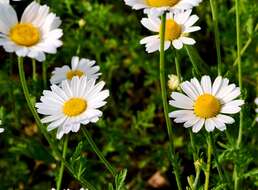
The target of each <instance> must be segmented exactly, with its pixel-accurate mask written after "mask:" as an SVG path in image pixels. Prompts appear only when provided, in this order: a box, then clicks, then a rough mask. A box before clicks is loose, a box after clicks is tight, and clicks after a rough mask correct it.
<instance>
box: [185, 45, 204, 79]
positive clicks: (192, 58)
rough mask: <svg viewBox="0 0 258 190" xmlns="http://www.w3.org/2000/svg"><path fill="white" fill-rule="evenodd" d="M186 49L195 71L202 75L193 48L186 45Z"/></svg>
mask: <svg viewBox="0 0 258 190" xmlns="http://www.w3.org/2000/svg"><path fill="white" fill-rule="evenodd" d="M185 49H186V52H187V54H188V56H189V58H190V61H191V63H192V66H193V69H194V71H195V73H196V74H197V75H201V73H200V71H199V69H198V65H197V63H196V61H195V57H194V55H193V54H192V53H191V49H190V48H189V46H185Z"/></svg>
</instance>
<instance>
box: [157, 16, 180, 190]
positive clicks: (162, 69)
mask: <svg viewBox="0 0 258 190" xmlns="http://www.w3.org/2000/svg"><path fill="white" fill-rule="evenodd" d="M165 28H166V13H164V14H163V15H162V27H161V34H160V85H161V92H162V100H163V108H164V114H165V120H166V126H167V131H168V137H169V146H170V148H169V153H170V157H171V158H172V159H170V160H171V162H172V166H173V168H174V174H175V177H176V183H177V188H178V190H182V185H181V181H180V176H179V168H178V166H177V165H178V164H177V163H176V162H177V159H176V154H175V147H174V142H173V131H172V125H171V121H170V119H169V117H168V103H167V90H166V77H165V52H164V46H165Z"/></svg>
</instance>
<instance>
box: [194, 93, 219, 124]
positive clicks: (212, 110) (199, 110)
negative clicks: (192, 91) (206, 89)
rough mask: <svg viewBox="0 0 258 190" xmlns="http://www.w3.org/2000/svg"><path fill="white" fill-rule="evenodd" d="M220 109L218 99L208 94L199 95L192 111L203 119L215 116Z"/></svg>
mask: <svg viewBox="0 0 258 190" xmlns="http://www.w3.org/2000/svg"><path fill="white" fill-rule="evenodd" d="M220 109H221V104H220V101H219V100H218V99H217V98H216V97H214V96H212V95H210V94H203V95H201V96H199V97H198V98H197V100H196V102H195V105H194V113H195V114H196V115H197V116H198V117H201V118H205V119H206V118H212V117H215V116H216V115H218V113H219V112H220Z"/></svg>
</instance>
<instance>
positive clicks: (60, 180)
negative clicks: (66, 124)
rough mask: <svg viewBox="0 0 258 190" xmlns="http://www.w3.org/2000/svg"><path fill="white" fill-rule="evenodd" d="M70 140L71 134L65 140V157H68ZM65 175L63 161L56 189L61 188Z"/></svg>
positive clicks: (59, 189)
mask: <svg viewBox="0 0 258 190" xmlns="http://www.w3.org/2000/svg"><path fill="white" fill-rule="evenodd" d="M68 140H69V136H68V135H66V136H65V140H64V146H63V159H66V153H67V145H68ZM63 175H64V163H63V162H61V166H60V170H59V175H58V178H57V184H56V190H61V185H62V180H63Z"/></svg>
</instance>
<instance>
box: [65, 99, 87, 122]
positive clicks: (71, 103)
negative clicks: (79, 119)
mask: <svg viewBox="0 0 258 190" xmlns="http://www.w3.org/2000/svg"><path fill="white" fill-rule="evenodd" d="M86 109H87V102H86V101H85V100H84V99H81V98H71V99H70V100H68V101H67V102H65V104H64V107H63V112H64V114H65V115H66V116H69V117H75V116H78V115H80V114H81V113H83V112H84V111H85V110H86Z"/></svg>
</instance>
